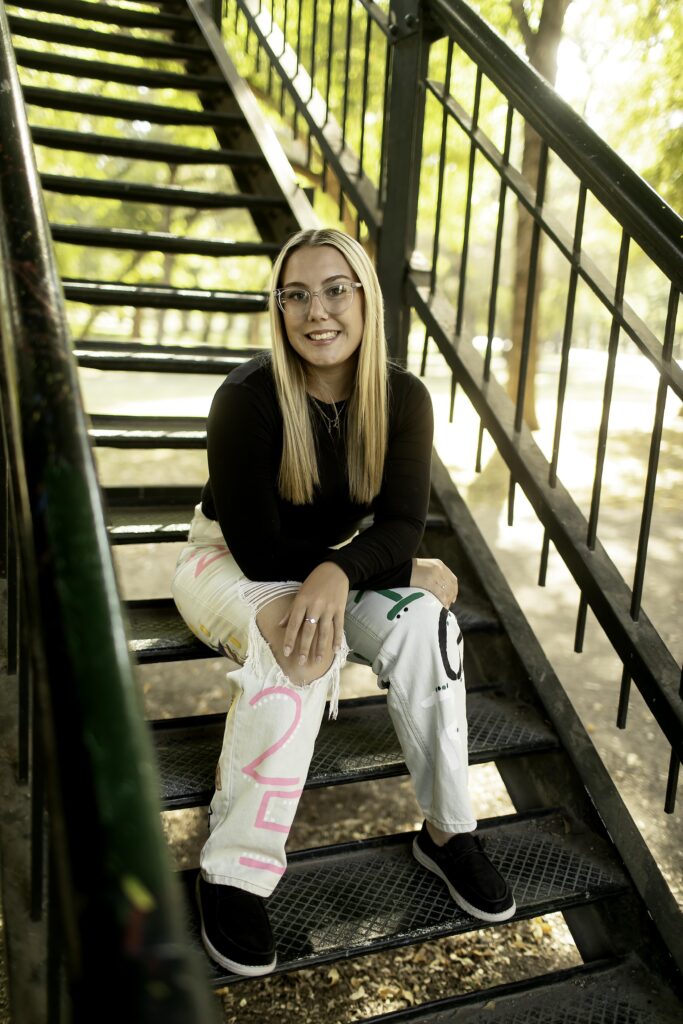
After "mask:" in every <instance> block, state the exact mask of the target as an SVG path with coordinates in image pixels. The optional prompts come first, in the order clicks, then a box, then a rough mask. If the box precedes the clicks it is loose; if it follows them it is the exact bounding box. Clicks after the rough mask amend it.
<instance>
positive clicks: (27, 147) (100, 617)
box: [0, 7, 216, 1024]
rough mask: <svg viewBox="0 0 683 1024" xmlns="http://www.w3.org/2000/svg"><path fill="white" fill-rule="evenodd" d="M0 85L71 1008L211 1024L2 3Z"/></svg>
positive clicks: (2, 175)
mask: <svg viewBox="0 0 683 1024" xmlns="http://www.w3.org/2000/svg"><path fill="white" fill-rule="evenodd" d="M0 81H2V83H3V87H2V89H0V256H1V264H0V289H1V291H0V300H1V301H0V306H1V309H0V333H1V335H2V359H3V371H4V380H5V387H4V389H3V408H2V417H3V431H4V435H5V438H6V444H7V448H8V455H9V463H10V471H11V490H12V498H13V504H14V509H15V521H16V529H17V540H18V544H19V548H20V556H21V557H20V562H21V568H22V583H23V587H24V593H25V595H26V601H25V606H23V607H22V611H23V613H24V615H25V617H26V621H27V624H28V627H29V629H30V633H31V637H32V644H31V651H32V659H33V668H34V679H35V686H36V693H35V695H36V713H37V714H39V716H40V718H39V725H40V727H41V730H42V737H43V747H44V757H45V765H46V775H47V789H48V811H49V823H50V833H49V834H50V843H51V852H52V857H53V862H54V863H55V865H56V869H57V877H58V880H59V890H60V908H59V909H60V912H61V918H62V920H63V932H64V943H65V946H66V959H67V973H68V977H69V982H70V987H71V997H72V1001H73V1019H74V1020H76V1021H81V1020H83V1021H85V1020H88V1021H91V1020H106V1021H110V1020H111V1021H114V1020H116V1021H121V1020H130V1021H144V1022H145V1024H150V1022H153V1021H158V1022H162V1021H163V1022H164V1024H167V1022H169V1021H173V1022H179V1024H180V1022H181V1021H182V1022H189V1021H195V1022H197V1024H199V1022H201V1024H204V1022H205V1021H211V1020H213V1019H216V1018H215V1017H214V1013H215V1007H214V1005H213V1001H212V999H211V996H210V994H209V989H208V986H207V985H206V983H205V980H204V978H203V975H202V972H201V968H200V966H199V962H198V961H197V960H196V959H195V953H194V952H193V951H192V949H191V947H190V943H189V939H188V938H187V935H186V931H185V922H184V914H183V908H182V901H181V898H180V890H179V886H178V883H177V882H176V881H175V879H174V876H173V873H172V870H171V866H170V859H169V856H168V852H167V849H166V844H165V841H164V838H163V834H162V830H161V824H160V818H159V810H160V804H159V800H158V796H157V792H158V791H157V787H156V777H155V769H154V761H153V754H152V749H151V742H150V739H149V737H148V735H147V730H146V727H145V724H144V720H143V716H142V713H141V708H140V704H139V697H138V693H137V689H136V683H135V679H134V677H133V670H132V666H131V662H130V658H129V655H128V651H127V645H126V635H125V629H124V622H123V618H122V612H121V604H120V600H119V596H118V593H117V587H116V580H115V576H114V570H113V564H112V560H111V553H110V550H109V545H108V541H107V535H106V530H105V525H104V517H103V510H102V503H101V495H100V491H99V487H98V483H97V479H96V475H95V468H94V463H93V458H92V453H91V451H90V447H89V443H88V438H87V432H86V423H85V418H84V413H83V408H82V404H81V399H80V392H79V385H78V379H77V375H76V368H75V361H74V359H73V356H72V353H71V351H70V342H69V335H68V329H67V325H66V318H65V308H64V300H63V294H62V288H61V284H60V280H59V276H58V272H57V269H56V266H55V262H54V256H53V251H52V244H51V239H50V231H49V227H48V223H47V219H46V214H45V210H44V207H43V201H42V194H41V189H40V184H39V178H38V174H37V171H36V166H35V162H34V156H33V147H32V143H31V137H30V132H29V128H28V124H27V120H26V113H25V109H24V105H23V101H22V96H21V87H20V83H19V78H18V74H17V69H16V64H15V61H14V56H13V52H12V46H11V42H10V34H9V28H8V24H7V17H6V14H5V11H4V7H3V8H0Z"/></svg>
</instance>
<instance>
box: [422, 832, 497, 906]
mask: <svg viewBox="0 0 683 1024" xmlns="http://www.w3.org/2000/svg"><path fill="white" fill-rule="evenodd" d="M413 856H414V857H415V860H417V861H418V862H419V863H420V864H422V866H423V867H425V868H427V870H428V871H432V872H433V873H434V874H435V875H438V876H439V878H441V879H442V880H443V881H444V882H445V883H446V885H447V886H448V891H449V892H450V894H451V896H452V897H453V899H454V900H455V902H456V903H457V904H458V906H459V907H460V908H461V910H465V911H466V912H467V913H468V914H471V915H472V917H476V918H478V919H479V920H480V921H491V922H495V921H507V920H508V918H510V917H512V915H513V914H514V912H515V910H516V909H517V908H516V906H515V901H514V898H513V895H512V891H511V889H510V886H509V885H508V883H507V882H506V881H505V879H504V878H503V876H502V875H501V874H500V872H499V871H498V869H497V868H495V867H494V866H493V864H492V863H491V861H490V860H489V858H488V856H487V854H486V852H485V850H484V847H483V846H482V842H481V839H480V838H479V836H478V835H475V834H474V833H473V832H464V833H462V834H461V835H456V836H453V837H452V838H451V839H449V840H448V842H447V843H446V844H445V845H444V846H437V845H436V843H435V842H434V841H433V839H432V838H431V836H430V835H429V832H428V831H427V825H426V823H425V822H423V823H422V830H421V831H420V832H419V833H418V835H416V836H415V839H414V840H413Z"/></svg>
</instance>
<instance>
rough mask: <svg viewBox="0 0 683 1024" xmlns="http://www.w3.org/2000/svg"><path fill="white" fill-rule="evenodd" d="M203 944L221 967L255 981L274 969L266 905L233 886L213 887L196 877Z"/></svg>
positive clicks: (273, 949) (275, 956) (275, 960)
mask: <svg viewBox="0 0 683 1024" xmlns="http://www.w3.org/2000/svg"><path fill="white" fill-rule="evenodd" d="M197 903H198V905H199V916H200V918H201V925H202V942H203V943H204V948H205V949H206V952H207V953H208V954H209V956H210V957H211V959H212V960H215V961H216V963H217V964H220V965H221V967H225V968H227V970H229V971H233V972H234V973H235V974H244V975H246V976H247V977H250V978H255V977H258V976H259V975H261V974H270V972H271V971H272V970H273V969H274V968H275V964H276V962H277V954H276V952H275V940H274V939H273V933H272V931H271V927H270V921H269V920H268V914H267V912H266V908H265V901H264V899H263V897H262V896H255V895H254V894H253V893H251V892H246V891H245V890H244V889H237V888H236V887H235V886H233V885H212V884H211V883H210V882H206V881H205V880H204V879H203V878H202V876H201V875H198V876H197Z"/></svg>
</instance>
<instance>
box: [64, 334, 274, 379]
mask: <svg viewBox="0 0 683 1024" xmlns="http://www.w3.org/2000/svg"><path fill="white" fill-rule="evenodd" d="M250 354H251V355H256V353H255V352H252V353H250ZM74 356H75V357H76V359H77V361H78V365H79V366H87V367H89V368H90V369H94V370H123V371H134V372H142V371H143V372H146V373H205V374H221V375H225V376H227V374H229V373H230V372H231V371H232V370H234V369H235V367H237V366H241V365H242V363H243V362H244V360H245V359H246V358H248V357H247V356H246V355H240V354H239V353H235V354H229V353H221V352H220V351H217V350H216V349H214V350H213V352H208V353H206V354H204V353H202V352H197V351H196V350H195V349H194V348H191V349H190V348H185V349H181V348H180V347H179V346H178V347H173V348H171V346H166V345H135V344H130V345H125V344H117V343H116V342H112V344H111V345H107V344H104V343H99V344H98V343H96V342H78V346H77V348H75V349H74Z"/></svg>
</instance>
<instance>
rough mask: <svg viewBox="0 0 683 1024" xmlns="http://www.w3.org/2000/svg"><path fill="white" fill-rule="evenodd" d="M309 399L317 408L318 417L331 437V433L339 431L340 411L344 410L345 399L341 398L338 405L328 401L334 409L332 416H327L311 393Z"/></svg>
mask: <svg viewBox="0 0 683 1024" xmlns="http://www.w3.org/2000/svg"><path fill="white" fill-rule="evenodd" d="M310 399H311V401H312V402H313V404H314V406H315V407H316V409H317V410H318V412H319V413H320V417H321V419H322V421H323V423H324V424H325V429H326V430H327V433H328V434H329V435H330V437H332V436H333V434H339V431H340V430H341V418H342V413H343V412H344V409H345V407H346V399H345V398H344V399H342V400H341V401H340V402H339V405H337V403H336V402H331V403H330V404H331V406H332V408H333V409H334V416H328V414H327V413H326V412H325V410H324V409H323V407H322V404H321V403H320V402H319V401H318V399H317V398H314V397H313V395H310Z"/></svg>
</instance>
